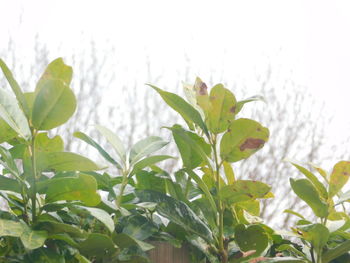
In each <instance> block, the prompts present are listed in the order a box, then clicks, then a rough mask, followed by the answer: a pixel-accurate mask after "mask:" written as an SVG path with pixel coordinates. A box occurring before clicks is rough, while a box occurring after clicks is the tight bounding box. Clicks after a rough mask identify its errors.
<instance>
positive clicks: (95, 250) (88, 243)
mask: <svg viewBox="0 0 350 263" xmlns="http://www.w3.org/2000/svg"><path fill="white" fill-rule="evenodd" d="M79 251H80V252H81V253H82V254H83V255H85V256H88V257H96V258H97V259H101V258H103V257H105V256H109V255H112V254H114V253H116V252H117V246H116V245H115V244H114V243H113V240H112V239H111V238H110V237H109V236H107V235H103V234H99V233H91V234H90V235H89V236H88V238H87V239H86V240H84V241H83V242H81V243H80V249H79Z"/></svg>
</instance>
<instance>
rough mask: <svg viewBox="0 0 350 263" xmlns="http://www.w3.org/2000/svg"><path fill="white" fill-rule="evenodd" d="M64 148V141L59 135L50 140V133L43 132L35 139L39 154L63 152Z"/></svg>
mask: <svg viewBox="0 0 350 263" xmlns="http://www.w3.org/2000/svg"><path fill="white" fill-rule="evenodd" d="M63 148H64V146H63V140H62V138H61V137H60V136H59V135H56V136H55V137H53V138H49V137H48V133H47V132H43V133H39V134H37V136H36V137H35V149H36V150H37V151H39V152H61V151H63Z"/></svg>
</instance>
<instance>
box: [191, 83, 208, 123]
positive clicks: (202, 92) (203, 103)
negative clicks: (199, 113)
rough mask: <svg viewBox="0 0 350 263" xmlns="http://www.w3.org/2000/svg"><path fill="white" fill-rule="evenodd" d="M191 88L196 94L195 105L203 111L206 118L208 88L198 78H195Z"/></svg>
mask: <svg viewBox="0 0 350 263" xmlns="http://www.w3.org/2000/svg"><path fill="white" fill-rule="evenodd" d="M193 88H194V90H195V92H196V101H197V105H198V106H199V107H200V108H201V109H202V110H203V112H204V114H205V117H207V116H208V111H209V95H208V87H207V85H206V84H205V83H204V82H203V81H202V80H201V79H200V78H196V82H195V83H194V86H193Z"/></svg>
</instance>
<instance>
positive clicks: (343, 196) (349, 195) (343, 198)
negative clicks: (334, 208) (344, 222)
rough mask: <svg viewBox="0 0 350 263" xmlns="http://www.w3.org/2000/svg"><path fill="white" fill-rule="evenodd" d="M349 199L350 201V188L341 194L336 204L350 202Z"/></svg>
mask: <svg viewBox="0 0 350 263" xmlns="http://www.w3.org/2000/svg"><path fill="white" fill-rule="evenodd" d="M349 201H350V190H349V191H346V192H345V193H342V194H340V195H339V199H338V201H337V203H336V204H337V205H339V204H341V203H344V202H349Z"/></svg>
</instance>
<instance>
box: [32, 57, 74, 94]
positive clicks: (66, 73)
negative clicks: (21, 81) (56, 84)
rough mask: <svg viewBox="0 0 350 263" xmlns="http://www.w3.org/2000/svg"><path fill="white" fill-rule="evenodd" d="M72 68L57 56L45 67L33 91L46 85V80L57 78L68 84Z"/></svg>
mask: <svg viewBox="0 0 350 263" xmlns="http://www.w3.org/2000/svg"><path fill="white" fill-rule="evenodd" d="M72 75H73V69H72V67H70V66H67V65H66V64H64V62H63V59H62V58H57V59H55V60H54V61H52V62H51V63H50V64H49V65H48V66H47V68H46V69H45V71H44V73H43V75H42V76H41V78H40V79H39V81H38V83H37V86H36V89H35V91H36V92H38V91H40V89H41V88H42V87H43V86H45V85H46V82H47V81H50V80H59V81H61V82H63V83H64V84H65V85H67V86H69V85H70V82H71V80H72Z"/></svg>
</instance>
